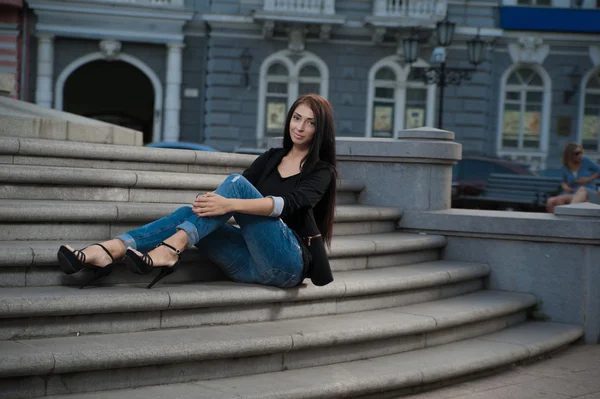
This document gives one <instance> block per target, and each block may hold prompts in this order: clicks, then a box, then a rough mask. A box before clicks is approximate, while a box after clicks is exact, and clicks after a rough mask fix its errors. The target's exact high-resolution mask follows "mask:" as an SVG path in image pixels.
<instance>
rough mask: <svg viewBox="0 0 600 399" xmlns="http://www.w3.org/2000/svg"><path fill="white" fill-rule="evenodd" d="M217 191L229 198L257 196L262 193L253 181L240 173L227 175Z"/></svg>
mask: <svg viewBox="0 0 600 399" xmlns="http://www.w3.org/2000/svg"><path fill="white" fill-rule="evenodd" d="M215 192H216V193H217V194H219V195H222V196H223V197H227V198H257V197H258V196H259V195H260V194H259V193H258V191H256V189H255V188H254V186H253V185H252V183H250V182H249V181H248V179H246V178H245V177H244V176H242V175H240V174H238V173H234V174H231V175H229V176H227V178H226V179H225V180H224V181H223V183H221V185H219V187H218V188H217V190H216V191H215Z"/></svg>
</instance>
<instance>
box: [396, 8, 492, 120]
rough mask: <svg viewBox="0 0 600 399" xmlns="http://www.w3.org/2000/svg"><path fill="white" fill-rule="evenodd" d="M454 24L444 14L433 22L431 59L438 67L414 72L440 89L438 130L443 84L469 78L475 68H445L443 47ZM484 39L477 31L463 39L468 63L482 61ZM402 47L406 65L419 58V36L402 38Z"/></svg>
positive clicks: (450, 37)
mask: <svg viewBox="0 0 600 399" xmlns="http://www.w3.org/2000/svg"><path fill="white" fill-rule="evenodd" d="M455 27H456V24H455V23H454V22H450V21H449V20H448V17H446V18H444V20H442V21H440V22H438V23H437V25H436V33H437V39H438V44H439V45H440V47H436V48H435V49H434V50H433V53H432V55H431V60H432V62H435V63H439V64H440V66H439V67H438V68H435V67H433V68H426V69H424V70H421V69H419V70H418V72H417V71H415V72H416V76H417V77H418V78H422V79H423V80H424V81H425V83H426V84H429V85H431V84H436V85H437V86H438V87H439V88H440V97H439V105H438V128H439V129H442V128H443V127H442V126H443V119H442V115H443V113H444V87H446V86H448V85H450V84H451V85H456V86H458V85H460V83H461V81H462V80H463V79H465V80H469V79H471V74H472V73H473V72H474V71H475V68H446V47H448V46H450V44H452V39H453V38H454V29H455ZM485 44H486V42H485V41H483V40H482V39H481V37H480V36H479V33H478V34H477V36H475V37H474V38H473V39H471V40H469V41H467V55H468V57H469V62H470V63H471V64H473V65H474V66H477V65H479V64H481V62H483V49H484V47H485ZM402 47H403V50H404V60H405V61H406V62H407V63H408V64H412V63H413V62H415V61H416V60H417V58H418V57H419V39H418V38H417V37H416V36H415V35H414V34H413V35H411V36H410V37H408V38H406V39H404V41H403V43H402Z"/></svg>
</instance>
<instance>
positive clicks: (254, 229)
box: [117, 174, 303, 287]
mask: <svg viewBox="0 0 600 399" xmlns="http://www.w3.org/2000/svg"><path fill="white" fill-rule="evenodd" d="M215 193H217V194H219V195H221V196H223V197H226V198H241V199H253V198H263V196H262V195H261V194H260V193H259V192H258V190H257V189H256V188H254V186H253V185H252V184H251V183H250V182H249V181H248V180H246V178H244V177H243V176H241V175H238V174H234V175H230V176H228V177H227V179H225V181H223V183H221V185H220V186H219V187H218V188H217V189H216V190H215ZM232 216H233V218H234V219H235V220H236V222H237V224H238V225H239V226H240V227H239V228H238V227H235V226H232V225H229V224H227V221H228V220H229V218H231V217H232ZM178 230H183V231H185V232H186V233H187V236H188V247H189V246H192V245H195V246H196V247H198V249H200V251H202V253H204V254H205V255H207V256H208V258H209V259H211V260H212V261H213V262H214V263H216V264H217V265H218V266H219V267H220V268H221V269H222V270H223V271H224V272H225V273H226V274H227V275H228V276H229V278H231V279H232V280H234V281H238V282H243V283H255V284H264V285H270V286H275V287H293V286H295V285H298V284H300V283H301V282H302V279H303V276H302V272H303V261H302V249H301V247H300V245H299V244H298V240H297V239H296V236H295V235H294V233H293V232H292V230H291V229H290V228H289V227H288V226H287V225H286V224H285V223H284V222H283V221H282V220H281V219H279V218H272V217H268V216H258V215H248V214H243V213H237V212H233V213H228V214H225V215H221V216H215V217H198V216H196V215H195V214H194V213H192V208H191V207H189V206H184V207H181V208H179V209H177V210H176V211H175V212H173V213H172V214H170V215H168V216H165V217H163V218H161V219H159V220H157V221H155V222H152V223H149V224H147V225H145V226H142V227H140V228H138V229H135V230H132V231H129V232H127V233H125V234H122V235H120V236H118V237H117V238H118V239H120V240H121V241H123V242H124V243H125V245H126V246H127V247H131V248H134V249H137V250H138V251H141V252H148V251H150V250H151V249H153V248H154V247H155V246H156V245H157V244H159V243H160V242H161V241H164V240H166V239H167V238H169V237H171V236H172V235H173V234H175V233H176V232H177V231H178Z"/></svg>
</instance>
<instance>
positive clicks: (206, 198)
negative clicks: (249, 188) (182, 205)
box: [192, 193, 233, 217]
mask: <svg viewBox="0 0 600 399" xmlns="http://www.w3.org/2000/svg"><path fill="white" fill-rule="evenodd" d="M192 212H194V214H196V216H200V217H207V216H221V215H225V214H226V213H229V212H233V204H232V200H231V199H229V198H225V197H222V196H220V195H219V194H215V193H206V194H203V195H202V196H200V197H197V198H196V199H195V200H194V205H193V206H192Z"/></svg>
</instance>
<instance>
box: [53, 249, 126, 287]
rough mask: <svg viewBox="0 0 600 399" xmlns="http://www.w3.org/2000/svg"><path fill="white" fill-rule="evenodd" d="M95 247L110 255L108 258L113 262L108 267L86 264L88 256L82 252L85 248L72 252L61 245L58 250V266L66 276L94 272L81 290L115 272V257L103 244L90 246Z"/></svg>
mask: <svg viewBox="0 0 600 399" xmlns="http://www.w3.org/2000/svg"><path fill="white" fill-rule="evenodd" d="M93 245H97V246H99V247H100V248H102V249H103V250H104V251H105V252H106V253H107V254H108V256H110V260H111V261H112V262H111V263H109V264H108V265H106V266H96V265H92V264H90V263H86V262H85V260H86V256H85V254H84V253H83V252H82V251H83V249H85V248H83V249H81V250H79V249H75V250H73V251H71V250H69V249H68V248H67V247H65V246H64V245H61V246H60V248H59V249H58V253H57V254H56V257H57V258H58V265H59V266H60V269H61V270H62V271H63V272H65V273H66V274H73V273H77V272H78V271H81V270H83V269H89V270H92V272H93V274H92V276H91V277H90V278H89V279H88V280H86V281H85V283H83V285H81V286H80V287H79V289H81V288H84V287H87V286H88V285H90V284H91V283H93V282H94V281H96V280H98V279H100V278H102V277H104V276H108V275H109V274H110V273H111V272H112V270H113V264H114V262H115V258H113V256H112V255H111V253H110V252H109V250H108V249H106V247H104V245H102V244H92V245H90V246H93ZM86 248H87V247H86Z"/></svg>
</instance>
